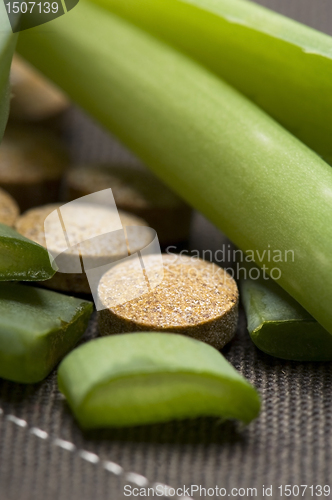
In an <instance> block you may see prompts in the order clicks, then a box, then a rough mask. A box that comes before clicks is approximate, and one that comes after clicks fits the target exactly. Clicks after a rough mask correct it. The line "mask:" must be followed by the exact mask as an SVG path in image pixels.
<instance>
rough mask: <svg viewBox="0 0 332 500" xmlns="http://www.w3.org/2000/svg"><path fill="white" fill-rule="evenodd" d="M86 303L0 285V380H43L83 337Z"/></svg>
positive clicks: (88, 309)
mask: <svg viewBox="0 0 332 500" xmlns="http://www.w3.org/2000/svg"><path fill="white" fill-rule="evenodd" d="M92 310H93V306H92V303H91V302H88V301H86V300H81V299H76V298H74V297H68V296H66V295H62V294H60V293H56V292H51V291H49V290H42V289H39V288H33V287H30V286H26V285H19V284H16V283H0V377H3V378H6V379H9V380H13V381H15V382H21V383H35V382H39V381H40V380H43V379H44V378H45V377H46V376H47V375H48V374H49V373H50V372H51V371H52V369H53V368H54V367H55V365H56V364H57V363H58V362H59V361H60V360H61V359H62V358H63V356H64V355H65V354H67V352H68V351H70V349H72V348H73V347H74V346H75V344H76V343H77V341H78V340H79V339H80V337H81V336H82V335H83V333H84V331H85V329H86V327H87V324H88V320H89V318H90V315H91V313H92Z"/></svg>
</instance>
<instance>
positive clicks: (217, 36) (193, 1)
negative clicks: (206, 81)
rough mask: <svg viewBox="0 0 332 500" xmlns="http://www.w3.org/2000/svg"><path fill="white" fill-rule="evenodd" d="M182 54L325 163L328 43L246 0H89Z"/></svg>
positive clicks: (331, 81) (330, 151) (331, 146)
mask: <svg viewBox="0 0 332 500" xmlns="http://www.w3.org/2000/svg"><path fill="white" fill-rule="evenodd" d="M94 1H95V2H97V3H99V4H101V5H102V6H104V7H105V8H107V9H109V10H110V11H112V12H114V13H116V14H119V15H121V16H123V17H124V18H126V19H128V20H130V21H132V22H134V23H136V24H137V25H139V26H141V27H142V28H144V29H146V30H148V31H150V32H151V33H153V34H154V35H156V36H159V37H161V38H163V39H164V40H166V41H167V42H169V43H171V44H173V45H174V46H176V47H177V48H179V49H181V50H183V51H184V52H186V53H188V54H189V55H190V56H192V57H194V58H195V59H197V60H198V61H200V62H201V63H202V64H204V65H205V66H207V67H208V68H210V69H211V70H212V71H214V72H215V73H216V74H217V75H219V76H221V77H222V78H224V79H225V80H226V81H227V82H229V83H230V84H232V85H233V86H234V87H235V88H237V89H238V90H240V91H241V92H243V93H244V94H245V95H246V96H247V97H249V98H250V99H252V100H253V101H254V102H255V103H257V104H258V105H259V106H260V107H261V108H263V109H264V110H265V111H266V112H267V113H269V114H270V115H271V116H273V117H274V118H275V119H276V120H278V121H279V122H280V123H281V124H282V125H283V126H285V127H286V128H287V129H288V130H289V131H291V132H292V133H293V134H294V135H295V136H297V137H298V138H299V139H301V140H302V141H303V142H304V143H305V144H307V145H308V146H309V147H311V148H312V149H314V150H315V151H317V153H319V154H320V155H322V156H323V157H324V158H325V159H326V160H327V161H329V162H330V163H331V164H332V140H331V137H332V38H331V37H329V36H327V35H324V34H322V33H320V32H318V31H315V30H313V29H311V28H308V27H306V26H304V25H301V24H299V23H297V22H295V21H292V20H290V19H288V18H286V17H283V16H281V15H279V14H276V13H275V12H272V11H270V10H267V9H265V8H263V7H261V6H258V5H256V4H255V3H252V2H248V1H245V0H140V1H137V0H94Z"/></svg>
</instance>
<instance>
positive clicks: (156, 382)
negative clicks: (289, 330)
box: [58, 332, 260, 428]
mask: <svg viewBox="0 0 332 500" xmlns="http://www.w3.org/2000/svg"><path fill="white" fill-rule="evenodd" d="M58 381H59V388H60V390H61V391H62V392H63V394H64V395H65V396H66V398H67V400H68V403H69V405H70V407H71V409H72V411H73V413H74V415H75V417H76V419H77V420H78V422H79V424H80V425H81V426H82V427H85V428H93V427H123V426H130V425H141V424H151V423H156V422H166V421H169V420H174V419H183V418H194V417H199V416H203V415H205V416H215V417H222V418H236V419H239V420H242V421H243V422H245V423H248V422H250V421H251V420H252V419H253V418H255V417H256V416H257V414H258V412H259V408H260V400H259V397H258V394H257V392H256V390H255V389H254V388H253V387H252V386H251V385H250V384H249V383H248V382H247V381H246V380H245V379H244V378H243V377H242V376H241V375H240V374H239V373H238V372H237V371H236V370H235V369H234V368H233V367H232V366H231V365H230V364H229V363H228V362H227V361H226V360H225V358H224V357H223V356H222V355H221V354H220V353H219V352H218V351H217V350H216V349H214V348H213V347H211V346H209V345H207V344H205V343H203V342H200V341H198V340H194V339H190V338H188V337H185V336H183V335H177V334H172V333H151V332H148V333H146V332H144V333H126V334H122V335H114V336H111V337H104V338H100V339H96V340H93V341H91V342H88V343H87V344H84V345H82V346H80V347H79V348H78V349H75V350H74V351H73V352H72V353H70V354H69V355H68V356H67V357H66V358H65V359H64V360H63V362H62V363H61V365H60V367H59V370H58Z"/></svg>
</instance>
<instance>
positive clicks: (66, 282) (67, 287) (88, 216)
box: [16, 204, 150, 293]
mask: <svg viewBox="0 0 332 500" xmlns="http://www.w3.org/2000/svg"><path fill="white" fill-rule="evenodd" d="M65 206H66V205H65ZM59 207H60V205H58V204H51V205H45V206H42V207H37V208H32V209H30V210H28V211H27V212H26V213H24V214H23V215H21V217H19V219H18V221H17V223H16V229H17V231H18V232H19V233H21V234H22V235H23V236H25V237H26V238H29V239H31V240H33V241H35V242H36V243H39V244H40V245H43V246H46V240H45V231H44V222H45V219H46V218H47V216H48V215H49V214H50V213H51V212H53V211H54V210H57V209H58V208H59ZM66 214H67V219H66V224H65V231H66V238H67V239H68V240H71V239H73V238H74V239H75V240H79V241H81V242H82V244H81V245H80V255H79V257H78V254H77V248H76V246H75V247H73V248H71V247H68V250H67V251H66V258H67V259H68V262H69V264H68V265H69V268H72V269H75V266H76V263H77V259H82V260H83V261H84V262H85V263H86V262H87V260H89V263H90V267H95V268H97V267H98V266H102V265H106V264H107V263H109V262H112V261H114V260H118V259H122V258H124V257H126V256H127V255H128V249H127V242H126V239H125V236H124V234H123V232H122V231H116V232H115V233H109V234H107V235H102V237H101V238H94V237H93V235H94V234H95V233H96V232H98V230H99V229H100V234H102V233H103V231H104V228H105V227H107V225H108V224H109V222H110V218H111V217H113V216H114V217H117V212H113V211H110V210H109V209H108V208H106V207H102V206H100V205H94V206H93V205H89V207H87V206H86V205H84V204H76V205H75V206H72V207H69V208H68V209H67V211H66ZM119 215H120V220H121V223H122V225H123V226H125V227H126V226H147V225H148V224H147V223H146V222H145V221H144V220H143V219H140V218H138V217H135V216H133V215H131V214H126V213H124V212H120V211H119ZM136 233H137V234H136V238H135V239H133V238H132V239H131V243H132V246H131V249H130V250H131V251H132V252H136V251H137V250H140V249H141V248H144V247H145V246H147V245H148V244H149V243H150V239H149V238H148V235H146V233H145V232H143V231H142V232H140V231H137V232H136ZM50 236H51V240H48V250H49V251H50V252H51V253H56V252H57V251H58V250H59V251H61V247H60V246H59V245H61V241H62V239H63V228H62V226H61V225H60V224H56V223H55V224H54V227H53V226H51V227H50ZM71 263H72V265H71ZM43 284H44V285H45V286H47V287H50V288H53V289H55V290H62V291H69V292H82V293H90V286H89V283H88V280H87V277H86V275H85V273H84V272H82V268H81V267H80V269H79V272H76V271H75V272H73V273H61V272H57V273H56V274H55V276H54V277H53V278H52V279H51V280H48V281H47V282H45V283H43Z"/></svg>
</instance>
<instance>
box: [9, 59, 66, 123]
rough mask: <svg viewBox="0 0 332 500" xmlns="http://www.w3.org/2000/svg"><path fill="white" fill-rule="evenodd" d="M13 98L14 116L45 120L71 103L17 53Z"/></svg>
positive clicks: (13, 63)
mask: <svg viewBox="0 0 332 500" xmlns="http://www.w3.org/2000/svg"><path fill="white" fill-rule="evenodd" d="M10 84H11V91H12V95H13V98H12V100H11V103H10V118H11V119H15V120H21V121H32V122H37V121H42V120H47V119H50V118H53V117H55V116H58V115H59V114H60V113H62V112H63V111H64V110H65V109H67V108H68V106H69V101H68V99H67V98H66V97H65V96H64V94H63V93H62V92H61V91H60V90H58V88H57V87H55V86H54V84H53V83H52V82H50V81H48V80H46V78H44V77H43V76H42V75H41V74H40V73H39V72H37V71H36V70H35V69H34V68H33V67H32V66H30V64H28V63H27V62H26V61H24V59H22V58H21V57H19V56H17V55H15V56H14V58H13V62H12V66H11V71H10Z"/></svg>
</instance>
